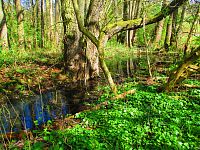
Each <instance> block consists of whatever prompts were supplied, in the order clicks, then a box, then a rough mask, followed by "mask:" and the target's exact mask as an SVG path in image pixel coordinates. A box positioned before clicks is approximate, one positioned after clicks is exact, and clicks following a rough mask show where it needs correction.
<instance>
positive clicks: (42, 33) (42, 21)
mask: <svg viewBox="0 0 200 150" xmlns="http://www.w3.org/2000/svg"><path fill="white" fill-rule="evenodd" d="M43 2H44V1H43V0H41V5H40V9H41V43H40V47H41V48H43V47H44V10H43V8H44V6H43V5H44V3H43Z"/></svg>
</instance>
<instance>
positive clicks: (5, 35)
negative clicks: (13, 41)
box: [0, 0, 9, 50]
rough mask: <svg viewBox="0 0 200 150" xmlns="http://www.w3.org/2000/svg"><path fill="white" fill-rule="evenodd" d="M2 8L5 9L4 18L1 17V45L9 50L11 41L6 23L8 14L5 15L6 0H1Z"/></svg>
mask: <svg viewBox="0 0 200 150" xmlns="http://www.w3.org/2000/svg"><path fill="white" fill-rule="evenodd" d="M1 8H2V11H3V18H2V19H1V24H0V40H1V43H0V44H1V46H2V49H3V50H7V49H8V48H9V41H8V29H7V24H6V15H5V10H4V9H5V8H4V2H3V0H1Z"/></svg>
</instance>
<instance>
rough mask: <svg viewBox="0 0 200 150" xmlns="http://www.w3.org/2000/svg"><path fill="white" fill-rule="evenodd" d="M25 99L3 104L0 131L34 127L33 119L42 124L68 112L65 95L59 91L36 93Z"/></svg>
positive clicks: (0, 115)
mask: <svg viewBox="0 0 200 150" xmlns="http://www.w3.org/2000/svg"><path fill="white" fill-rule="evenodd" d="M31 101H32V102H30V100H29V101H28V102H27V101H18V102H16V101H15V103H12V104H11V103H8V104H4V105H2V106H1V108H0V132H1V133H6V132H16V131H18V130H21V129H32V128H34V121H36V120H37V123H38V125H42V124H43V123H45V122H47V121H48V120H51V119H56V118H60V117H64V116H65V115H66V114H67V113H68V106H67V102H66V99H65V97H64V96H63V95H62V93H61V92H60V91H56V92H48V93H45V94H42V95H38V96H36V97H34V98H32V99H31Z"/></svg>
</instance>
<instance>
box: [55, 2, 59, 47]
mask: <svg viewBox="0 0 200 150" xmlns="http://www.w3.org/2000/svg"><path fill="white" fill-rule="evenodd" d="M59 3H60V1H59V0H55V43H56V45H58V44H59V27H60V26H59V25H58V22H59V18H60V11H59Z"/></svg>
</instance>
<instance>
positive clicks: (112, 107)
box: [33, 82, 200, 150]
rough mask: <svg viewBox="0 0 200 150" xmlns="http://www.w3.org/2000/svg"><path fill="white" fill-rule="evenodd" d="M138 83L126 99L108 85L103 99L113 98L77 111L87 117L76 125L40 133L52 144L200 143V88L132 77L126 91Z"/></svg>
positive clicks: (164, 145)
mask: <svg viewBox="0 0 200 150" xmlns="http://www.w3.org/2000/svg"><path fill="white" fill-rule="evenodd" d="M134 88H135V89H136V91H137V92H136V93H135V94H133V95H127V97H126V98H124V99H120V100H110V98H111V97H110V94H109V92H110V91H109V90H108V88H104V90H105V93H104V94H103V95H102V96H101V98H100V99H99V103H101V102H102V101H107V100H108V105H107V106H105V107H102V108H101V109H99V110H96V111H89V112H83V113H80V114H78V115H76V118H78V119H81V120H82V121H81V123H80V124H77V125H76V126H75V127H73V128H70V129H65V130H57V131H50V130H48V129H45V130H44V131H43V132H41V134H40V136H42V137H43V139H44V140H45V141H46V146H47V145H48V146H49V147H50V149H79V150H80V149H99V150H102V149H110V150H111V149H127V150H128V149H199V145H200V140H199V139H200V136H199V135H200V128H199V127H200V126H199V125H200V122H199V120H200V106H199V100H200V90H198V89H191V90H189V91H188V92H179V93H170V94H167V93H157V90H156V89H157V87H156V86H143V85H137V84H135V82H129V83H126V84H124V85H123V86H122V87H121V92H122V91H124V90H129V89H134ZM191 93H192V94H193V95H196V96H195V97H193V98H191V97H189V95H191ZM33 147H38V148H41V149H42V148H44V147H45V144H44V143H43V144H42V143H35V144H34V145H33Z"/></svg>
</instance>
